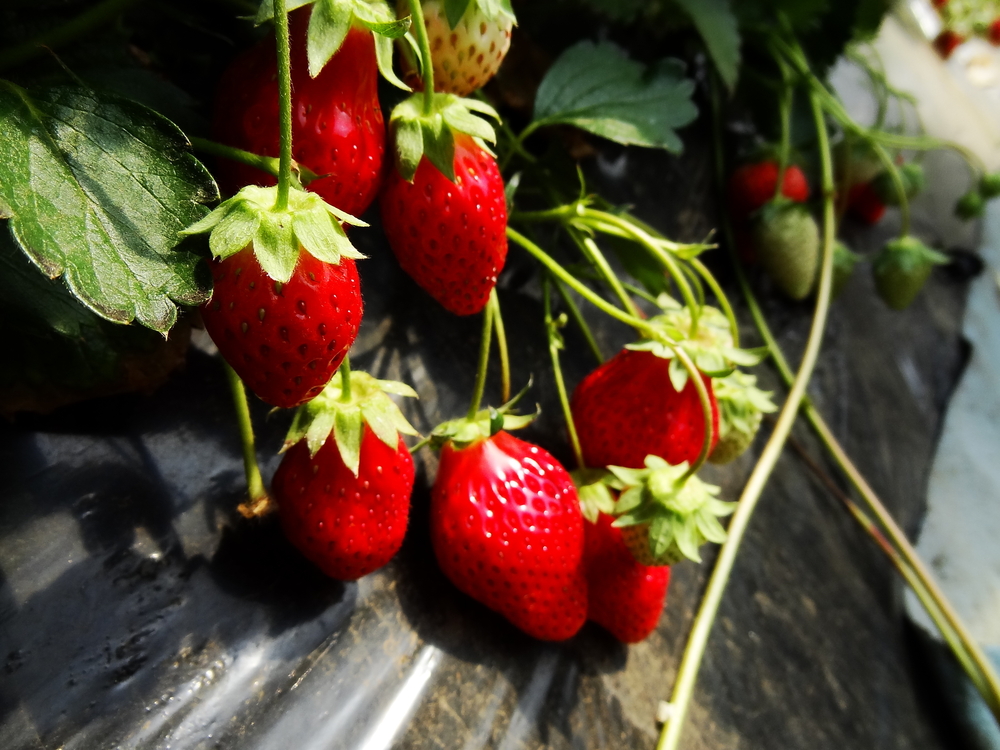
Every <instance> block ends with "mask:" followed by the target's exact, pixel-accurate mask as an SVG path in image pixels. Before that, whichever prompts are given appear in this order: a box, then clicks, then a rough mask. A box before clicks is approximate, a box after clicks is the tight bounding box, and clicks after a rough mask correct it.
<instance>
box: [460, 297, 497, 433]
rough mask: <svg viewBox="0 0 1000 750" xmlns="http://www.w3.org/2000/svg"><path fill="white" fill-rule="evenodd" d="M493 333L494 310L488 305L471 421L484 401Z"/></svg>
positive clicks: (484, 317)
mask: <svg viewBox="0 0 1000 750" xmlns="http://www.w3.org/2000/svg"><path fill="white" fill-rule="evenodd" d="M492 332H493V308H492V307H491V306H490V305H489V303H487V305H486V307H485V308H484V309H483V332H482V336H481V337H480V339H479V363H478V365H477V366H476V385H475V388H474V389H473V391H472V401H470V402H469V412H468V414H467V415H466V416H467V417H468V418H469V419H470V420H472V419H475V418H476V413H477V412H478V411H479V405H480V404H481V403H482V401H483V391H485V390H486V371H487V369H489V364H490V338H491V334H492Z"/></svg>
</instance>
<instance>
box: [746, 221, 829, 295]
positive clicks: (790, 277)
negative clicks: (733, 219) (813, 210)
mask: <svg viewBox="0 0 1000 750" xmlns="http://www.w3.org/2000/svg"><path fill="white" fill-rule="evenodd" d="M753 246H754V249H755V250H756V251H757V257H758V258H759V259H760V263H761V265H762V266H763V267H764V270H765V271H767V275H768V276H770V277H771V280H772V281H773V282H774V283H775V284H776V285H777V286H778V288H779V289H780V290H781V291H783V292H784V293H785V294H787V295H788V296H789V297H791V298H792V299H794V300H800V299H805V297H806V296H807V295H808V294H809V291H810V290H811V289H812V287H813V282H814V281H815V280H816V273H817V271H818V270H819V228H818V227H817V226H816V222H815V221H814V220H813V217H812V215H811V214H810V213H809V211H808V210H807V209H806V208H805V207H804V206H802V205H800V204H797V203H788V202H785V201H782V202H772V203H770V204H768V205H767V206H765V207H764V208H763V209H761V211H760V212H759V213H758V215H757V218H756V220H755V221H754V225H753Z"/></svg>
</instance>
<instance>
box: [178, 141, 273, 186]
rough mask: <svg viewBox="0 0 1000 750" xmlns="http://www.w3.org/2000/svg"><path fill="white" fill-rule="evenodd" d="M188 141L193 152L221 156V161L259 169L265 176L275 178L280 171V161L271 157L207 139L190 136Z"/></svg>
mask: <svg viewBox="0 0 1000 750" xmlns="http://www.w3.org/2000/svg"><path fill="white" fill-rule="evenodd" d="M188 140H189V141H191V145H192V146H193V147H194V150H195V151H200V152H201V153H203V154H210V155H211V156H221V157H222V158H223V159H229V160H231V161H237V162H239V163H240V164H246V165H247V166H248V167H254V168H255V169H259V170H260V171H261V172H267V174H269V175H271V176H272V177H274V178H277V177H278V174H279V173H280V171H281V168H280V165H281V160H280V159H276V158H275V157H273V156H261V155H260V154H253V153H250V152H249V151H244V150H243V149H240V148H234V147H233V146H226V145H225V144H222V143H218V142H216V141H210V140H208V139H207V138H198V137H197V136H191V137H189V138H188Z"/></svg>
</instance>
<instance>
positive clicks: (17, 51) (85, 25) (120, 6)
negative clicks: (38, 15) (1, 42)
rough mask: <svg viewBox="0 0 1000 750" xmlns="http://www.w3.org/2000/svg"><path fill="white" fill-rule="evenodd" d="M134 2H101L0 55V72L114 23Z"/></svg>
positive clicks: (111, 0)
mask: <svg viewBox="0 0 1000 750" xmlns="http://www.w3.org/2000/svg"><path fill="white" fill-rule="evenodd" d="M135 1H136V0H104V2H100V3H98V4H97V5H95V6H94V7H92V8H90V9H89V10H86V11H84V12H83V13H81V14H80V15H78V16H77V17H76V18H73V19H70V20H69V21H67V22H66V23H64V24H63V25H62V26H57V27H56V28H54V29H49V30H48V31H45V32H43V33H41V34H39V35H38V36H36V37H35V38H34V39H29V40H28V41H26V42H22V43H21V44H17V45H14V46H13V47H10V48H8V49H6V50H3V51H2V52H0V70H6V69H7V68H13V67H15V66H17V65H21V64H22V63H26V62H28V61H29V60H32V59H34V58H35V57H38V56H40V55H41V54H42V53H43V52H45V51H46V50H49V51H51V50H53V49H55V48H56V47H62V46H63V45H65V44H68V43H69V42H72V41H75V40H76V39H79V38H80V37H83V36H86V35H87V34H89V33H90V32H92V31H93V30H94V29H96V28H97V27H99V26H101V25H103V24H105V23H108V22H109V21H112V20H114V19H115V18H116V17H117V16H118V14H120V13H121V12H122V11H124V10H125V9H126V8H128V6H130V5H132V4H133V3H134V2H135Z"/></svg>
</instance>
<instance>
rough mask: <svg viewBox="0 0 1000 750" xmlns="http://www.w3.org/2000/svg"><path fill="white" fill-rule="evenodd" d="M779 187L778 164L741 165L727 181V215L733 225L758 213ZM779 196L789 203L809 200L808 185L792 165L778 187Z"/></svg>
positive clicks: (771, 162) (772, 162)
mask: <svg viewBox="0 0 1000 750" xmlns="http://www.w3.org/2000/svg"><path fill="white" fill-rule="evenodd" d="M777 187H778V163H777V162H776V161H770V160H769V161H761V162H754V163H752V164H744V165H743V166H741V167H739V168H738V169H736V171H734V172H733V173H732V175H730V177H729V187H728V198H729V215H730V216H731V217H732V218H733V220H735V221H743V220H745V219H747V218H749V216H750V214H752V213H753V212H754V211H756V210H757V209H759V208H761V207H762V206H763V205H764V204H765V203H767V202H768V201H769V200H771V199H772V198H773V197H774V191H775V189H776V188H777ZM781 192H782V194H783V195H784V196H785V197H786V198H788V199H789V200H791V201H794V202H796V203H804V202H805V201H807V200H809V181H808V180H806V176H805V174H804V173H803V172H802V170H801V169H799V168H798V167H797V166H795V165H794V164H789V165H788V167H787V168H786V169H785V177H784V179H783V180H782V185H781Z"/></svg>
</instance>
